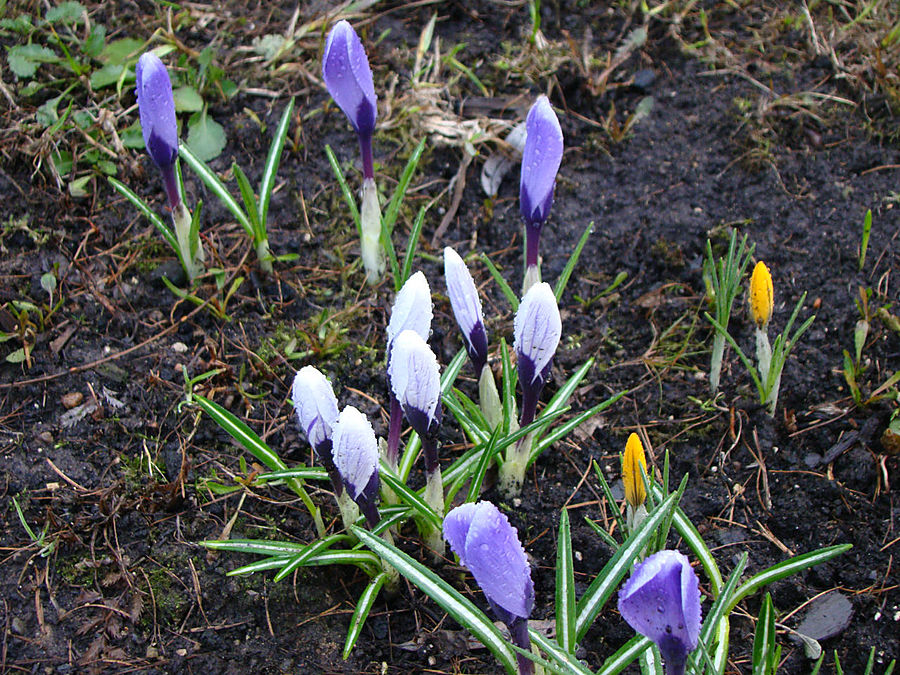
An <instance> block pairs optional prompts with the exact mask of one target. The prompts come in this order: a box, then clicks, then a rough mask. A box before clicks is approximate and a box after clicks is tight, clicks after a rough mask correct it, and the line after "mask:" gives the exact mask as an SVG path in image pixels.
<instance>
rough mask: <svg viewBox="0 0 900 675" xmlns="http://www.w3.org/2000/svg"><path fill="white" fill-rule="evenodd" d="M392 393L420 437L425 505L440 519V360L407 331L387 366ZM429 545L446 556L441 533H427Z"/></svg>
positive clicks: (422, 342) (442, 513)
mask: <svg viewBox="0 0 900 675" xmlns="http://www.w3.org/2000/svg"><path fill="white" fill-rule="evenodd" d="M388 379H389V380H390V383H391V393H392V394H393V395H394V397H395V398H396V399H397V401H398V402H399V403H400V407H401V408H402V410H403V414H404V415H405V416H406V420H407V421H408V422H409V425H410V426H411V427H412V428H413V429H414V430H415V431H416V433H417V434H419V438H420V439H421V441H422V453H423V455H424V456H425V480H426V483H425V495H424V498H425V502H426V503H427V504H428V505H429V506H430V507H431V508H432V509H433V510H434V512H435V513H436V514H437V515H438V517H439V518H441V517H443V515H444V487H443V482H442V480H441V466H440V464H439V463H438V447H437V431H438V428H439V427H440V424H441V374H440V370H439V367H438V362H437V358H436V357H435V355H434V353H433V352H432V351H431V348H430V347H429V346H428V343H426V342H425V340H423V339H422V336H421V335H419V334H418V333H416V332H415V331H413V330H404V331H403V332H402V333H400V334H399V335H398V336H397V337H396V338H395V339H394V340H393V342H392V347H391V356H390V361H389V365H388ZM422 534H423V536H424V537H425V543H426V545H427V546H428V547H429V548H431V550H432V551H434V554H435V556H436V557H438V558H439V557H440V556H441V555H443V553H444V542H443V539H441V533H440V532H439V531H437V530H434V529H433V528H428V529H427V530H426V531H424V532H423V533H422Z"/></svg>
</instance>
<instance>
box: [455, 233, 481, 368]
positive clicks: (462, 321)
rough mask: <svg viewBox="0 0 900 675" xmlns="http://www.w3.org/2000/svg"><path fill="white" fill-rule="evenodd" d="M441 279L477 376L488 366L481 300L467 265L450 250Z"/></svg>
mask: <svg viewBox="0 0 900 675" xmlns="http://www.w3.org/2000/svg"><path fill="white" fill-rule="evenodd" d="M444 277H445V278H446V280H447V294H448V295H449V296H450V306H451V307H452V308H453V316H455V317H456V323H457V324H459V329H460V330H461V331H462V334H463V338H464V339H465V341H466V351H467V352H468V353H469V358H470V359H472V363H474V364H475V370H476V372H478V373H480V372H481V369H482V368H483V367H484V364H485V363H487V351H488V339H487V331H485V328H484V317H483V315H482V313H481V298H479V297H478V289H477V288H476V287H475V282H474V281H473V280H472V275H471V274H470V273H469V268H468V267H466V263H465V262H463V259H462V258H460V257H459V254H458V253H457V252H456V251H454V250H453V249H452V248H450V247H449V246H448V247H446V248H445V249H444Z"/></svg>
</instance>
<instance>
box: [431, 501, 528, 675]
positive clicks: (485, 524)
mask: <svg viewBox="0 0 900 675" xmlns="http://www.w3.org/2000/svg"><path fill="white" fill-rule="evenodd" d="M444 538H445V539H446V540H447V542H448V543H449V544H450V548H451V549H453V552H454V553H456V555H458V556H459V560H460V562H461V563H462V564H463V565H465V566H466V567H468V568H469V571H470V572H471V573H472V576H473V577H475V581H476V582H477V583H478V585H479V586H480V587H481V590H482V591H484V595H485V597H486V598H487V600H488V602H489V603H490V605H491V608H492V609H493V610H494V613H495V614H496V615H497V618H499V619H500V620H501V621H503V623H505V624H506V625H507V627H508V628H509V631H510V635H511V637H512V639H513V642H514V643H515V644H516V645H517V646H518V647H521V648H522V649H524V650H526V651H527V650H530V649H531V639H530V637H529V635H528V617H529V616H531V610H532V609H534V583H533V582H532V580H531V568H530V567H529V565H528V558H526V557H525V549H524V548H523V547H522V543H521V542H520V541H519V536H518V533H517V532H516V529H515V528H514V527H513V526H512V525H510V524H509V520H508V519H507V518H506V516H505V515H504V514H502V513H500V511H499V510H498V509H497V507H496V506H494V505H493V504H492V503H490V502H484V501H482V502H477V503H474V504H473V503H468V504H463V505H461V506H457V507H456V508H455V509H453V510H452V511H450V513H448V514H447V516H446V517H445V518H444ZM517 660H518V663H519V673H520V674H522V675H525V674H526V673H533V672H534V670H533V664H532V662H531V660H529V659H528V658H526V657H524V656H521V655H520V656H518V657H517Z"/></svg>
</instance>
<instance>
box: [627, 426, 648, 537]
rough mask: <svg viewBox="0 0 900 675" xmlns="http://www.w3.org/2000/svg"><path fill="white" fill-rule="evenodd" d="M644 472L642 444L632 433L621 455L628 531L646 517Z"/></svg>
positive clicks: (645, 471) (644, 459) (645, 466)
mask: <svg viewBox="0 0 900 675" xmlns="http://www.w3.org/2000/svg"><path fill="white" fill-rule="evenodd" d="M646 473H647V459H646V457H645V456H644V445H643V443H641V439H640V437H639V436H638V435H637V434H634V433H632V434H631V435H629V436H628V441H626V443H625V454H624V455H623V456H622V482H623V483H624V484H625V503H626V507H625V508H626V524H627V525H628V531H629V532H633V531H634V530H635V528H637V527H638V526H639V525H640V524H641V522H642V521H643V520H644V518H646V517H647V507H646V506H644V502H645V501H646V500H647V490H646V489H645V487H644V478H643V475H644V474H646Z"/></svg>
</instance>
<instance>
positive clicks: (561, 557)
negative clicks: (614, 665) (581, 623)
mask: <svg viewBox="0 0 900 675" xmlns="http://www.w3.org/2000/svg"><path fill="white" fill-rule="evenodd" d="M556 640H557V642H559V646H560V647H561V648H562V649H563V651H565V652H566V653H567V654H574V653H575V568H574V566H573V563H572V529H571V527H570V525H569V512H568V510H567V509H565V508H563V509H562V511H560V514H559V533H558V534H557V537H556Z"/></svg>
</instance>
